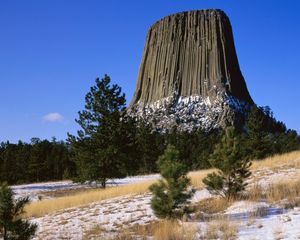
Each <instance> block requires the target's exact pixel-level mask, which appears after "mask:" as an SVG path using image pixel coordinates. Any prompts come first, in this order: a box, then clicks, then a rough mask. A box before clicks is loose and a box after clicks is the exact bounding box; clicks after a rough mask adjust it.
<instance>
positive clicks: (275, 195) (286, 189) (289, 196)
mask: <svg viewBox="0 0 300 240" xmlns="http://www.w3.org/2000/svg"><path fill="white" fill-rule="evenodd" d="M265 195H266V198H267V200H268V202H271V203H273V202H278V201H281V200H284V199H286V200H287V201H288V202H289V203H293V202H294V203H296V204H297V203H298V201H299V198H300V179H298V180H288V181H284V182H282V183H277V184H271V185H270V186H269V187H268V189H267V190H266V193H265Z"/></svg>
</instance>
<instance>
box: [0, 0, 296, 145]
mask: <svg viewBox="0 0 300 240" xmlns="http://www.w3.org/2000/svg"><path fill="white" fill-rule="evenodd" d="M206 8H220V9H222V10H224V11H225V12H226V13H227V15H228V16H229V18H230V20H231V24H232V27H233V33H234V39H235V45H236V50H237V54H238V58H239V63H240V67H241V70H242V73H243V75H244V77H245V79H246V82H247V86H248V88H249V91H250V93H251V95H252V97H253V99H254V101H255V102H256V103H257V104H258V105H261V106H265V105H268V106H270V107H271V108H272V110H273V111H274V113H275V117H276V118H277V119H278V120H281V121H283V122H285V123H286V125H287V127H289V128H293V129H296V130H297V131H298V132H300V121H299V116H300V107H299V103H300V101H299V97H300V94H299V92H300V91H299V90H300V81H299V80H300V45H299V43H300V28H299V24H300V14H299V8H300V1H298V0H294V1H292V0H289V1H286V0H277V1H273V0H265V1H262V0H251V1H250V0H249V1H246V0H245V1H236V0H188V1H187V0H181V1H180V0H135V1H133V0H127V1H125V0H118V1H117V0H109V1H104V0H103V1H102V0H94V1H93V0H87V1H84V0H81V1H79V0H43V1H41V0H26V1H24V0H19V1H17V0H0V32H1V34H0V84H1V85H0V86H1V90H0V91H1V94H0V103H1V112H0V141H4V140H9V141H11V142H16V141H17V140H18V139H22V140H25V141H29V139H30V138H31V137H40V138H43V139H44V138H48V139H50V138H51V137H52V136H55V137H57V138H58V139H62V140H64V139H65V138H66V134H67V132H70V133H75V132H76V130H77V129H78V125H77V124H76V123H75V121H74V119H75V118H76V117H77V112H78V111H79V110H82V109H83V106H84V96H85V94H86V93H87V92H88V91H89V88H90V87H91V86H92V85H93V84H94V81H95V78H96V77H97V76H99V77H102V76H103V75H104V74H105V73H107V74H108V75H110V76H111V78H112V81H113V82H115V83H117V84H119V85H120V86H121V87H122V89H123V91H124V92H125V93H126V96H127V102H130V100H131V97H132V96H133V92H134V88H135V83H136V78H137V74H138V69H139V64H140V60H141V56H142V52H143V48H144V41H145V37H146V32H147V30H148V28H149V27H150V25H151V24H152V23H154V22H155V21H157V20H158V19H160V18H162V17H164V16H166V15H169V14H172V13H176V12H180V11H186V10H191V9H206Z"/></svg>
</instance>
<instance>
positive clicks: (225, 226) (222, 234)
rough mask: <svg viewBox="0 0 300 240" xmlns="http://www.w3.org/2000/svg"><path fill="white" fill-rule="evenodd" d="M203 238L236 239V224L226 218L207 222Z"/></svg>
mask: <svg viewBox="0 0 300 240" xmlns="http://www.w3.org/2000/svg"><path fill="white" fill-rule="evenodd" d="M204 239H221V240H234V239H237V226H236V224H233V223H232V222H230V221H228V220H217V221H213V222H210V223H208V225H207V230H206V233H205V236H204Z"/></svg>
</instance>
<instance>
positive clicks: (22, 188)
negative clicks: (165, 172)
mask: <svg viewBox="0 0 300 240" xmlns="http://www.w3.org/2000/svg"><path fill="white" fill-rule="evenodd" d="M155 179H159V174H151V175H140V176H133V177H126V178H121V179H110V180H109V181H108V182H107V186H120V185H126V184H131V183H139V182H143V181H147V180H155ZM94 187H97V185H96V184H79V183H73V182H72V181H57V182H46V183H32V184H22V185H15V186H11V188H12V189H13V191H14V193H15V197H16V198H19V197H25V196H28V197H30V199H31V200H32V201H36V200H38V199H39V197H40V198H42V199H47V198H52V197H51V194H47V193H49V192H55V191H60V190H64V191H68V190H75V189H78V190H80V189H88V188H94Z"/></svg>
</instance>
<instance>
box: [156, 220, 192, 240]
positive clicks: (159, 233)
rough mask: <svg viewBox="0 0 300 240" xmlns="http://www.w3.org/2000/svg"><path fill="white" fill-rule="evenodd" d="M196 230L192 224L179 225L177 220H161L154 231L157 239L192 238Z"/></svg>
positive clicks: (184, 239) (185, 239) (187, 239)
mask: <svg viewBox="0 0 300 240" xmlns="http://www.w3.org/2000/svg"><path fill="white" fill-rule="evenodd" d="M195 234H196V230H195V229H194V228H192V227H191V226H187V225H179V224H178V222H176V221H161V222H159V224H158V225H157V226H156V228H155V229H154V232H153V236H154V239H155V240H192V239H195Z"/></svg>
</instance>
